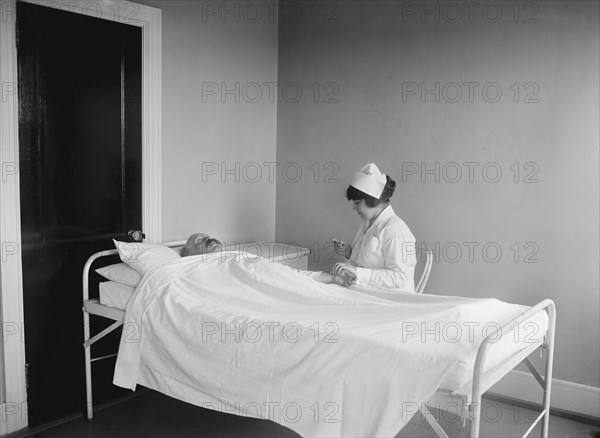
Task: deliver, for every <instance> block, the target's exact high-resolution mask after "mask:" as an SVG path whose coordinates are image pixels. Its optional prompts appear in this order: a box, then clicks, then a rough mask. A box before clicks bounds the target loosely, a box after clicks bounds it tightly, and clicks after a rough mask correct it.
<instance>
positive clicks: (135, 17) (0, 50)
mask: <svg viewBox="0 0 600 438" xmlns="http://www.w3.org/2000/svg"><path fill="white" fill-rule="evenodd" d="M19 1H25V2H28V3H34V4H37V5H40V6H45V7H54V8H57V9H58V8H60V9H61V10H64V11H67V12H71V13H77V14H83V15H88V16H92V17H96V18H102V19H106V20H110V21H116V22H120V23H124V24H128V25H133V26H138V27H141V28H142V52H143V53H142V224H143V230H144V233H145V234H146V241H147V242H160V241H161V87H162V84H161V81H162V79H161V77H162V12H161V10H160V9H157V8H153V7H150V6H145V5H140V4H137V3H133V2H128V1H114V0H99V1H90V0H76V1H69V2H52V1H34V0H19ZM16 10H17V8H16V0H0V95H1V98H0V170H1V176H0V178H1V179H0V312H1V318H2V336H3V339H2V341H3V342H2V344H1V347H0V396H1V397H2V405H1V408H2V411H1V413H0V414H1V416H2V418H1V419H0V420H1V421H0V435H6V434H9V433H12V432H15V431H18V430H20V429H23V428H25V427H27V392H26V388H25V344H24V339H25V336H24V332H23V327H24V319H23V285H22V267H21V253H20V247H21V215H20V213H21V209H20V194H19V173H18V172H19V135H18V116H19V113H18V111H19V100H18V95H17V89H18V86H17V84H18V78H17V51H16V32H15V26H16ZM82 342H83V328H82ZM82 366H83V363H82ZM82 403H83V400H82Z"/></svg>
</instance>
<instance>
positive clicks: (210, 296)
mask: <svg viewBox="0 0 600 438" xmlns="http://www.w3.org/2000/svg"><path fill="white" fill-rule="evenodd" d="M525 309H526V307H524V306H518V305H512V304H507V303H503V302H501V301H498V300H494V299H483V300H477V299H468V298H458V297H447V296H437V295H414V294H409V293H399V292H394V293H393V294H390V293H386V292H384V291H381V290H365V289H359V288H356V287H353V288H352V289H346V288H342V287H339V286H337V285H324V284H321V283H317V282H315V281H313V280H312V279H310V278H309V277H307V276H306V275H303V274H301V273H298V272H296V271H294V270H293V269H291V268H289V267H286V266H283V265H279V264H277V263H270V262H268V261H266V260H264V259H258V260H254V261H250V260H248V259H247V258H246V259H244V257H242V256H240V254H239V253H222V254H215V255H211V256H196V257H187V258H182V259H177V260H173V261H168V262H165V263H163V264H161V265H160V266H157V267H155V268H154V269H152V270H151V271H150V272H148V273H147V274H146V275H145V276H144V278H143V280H142V282H141V283H140V285H139V286H138V288H137V289H136V292H135V294H134V296H133V298H132V299H131V301H130V302H129V304H128V307H127V312H126V316H125V325H124V329H123V335H122V340H121V344H120V348H119V355H118V358H117V364H116V367H115V375H114V383H115V384H116V385H119V386H122V387H125V388H131V389H135V387H136V385H137V384H138V383H141V384H147V385H149V386H151V387H154V388H155V389H159V390H162V391H163V392H166V393H168V394H169V395H172V396H175V397H177V398H179V399H182V400H184V401H187V402H190V403H194V404H196V405H200V406H204V407H207V408H211V409H218V410H222V411H227V412H234V413H237V414H240V415H248V416H255V417H256V416H258V417H262V418H268V419H271V420H274V421H276V422H278V423H280V424H283V425H284V426H287V427H289V428H291V429H293V430H295V431H296V432H298V433H299V434H301V435H303V436H331V437H332V436H394V435H395V434H396V433H397V432H398V431H399V430H400V429H401V428H402V426H404V424H405V423H406V422H408V421H409V420H410V414H412V413H414V412H415V409H414V408H415V406H421V404H422V403H424V402H425V401H427V400H428V399H429V398H430V397H431V396H432V395H433V394H434V393H435V391H436V390H437V389H438V388H440V387H442V388H446V389H450V390H453V389H457V388H459V387H461V386H463V385H464V384H465V383H467V382H468V380H469V379H470V376H471V375H472V364H473V362H474V359H475V353H476V351H477V348H478V346H479V344H480V343H481V340H482V339H483V336H485V335H486V334H487V333H485V331H484V330H483V328H484V327H488V329H489V330H491V329H490V327H495V326H496V325H502V324H504V323H505V322H507V321H508V320H510V319H511V318H512V317H513V316H515V314H517V313H519V312H521V311H523V310H525ZM458 329H461V332H462V333H461V334H458V332H459V330H458ZM300 333H301V335H300ZM540 335H541V333H540ZM521 337H522V336H521ZM514 348H517V347H514ZM465 370H467V371H468V372H465ZM159 379H160V380H161V381H158V380H159ZM169 388H177V390H170V389H169ZM409 413H410V414H409Z"/></svg>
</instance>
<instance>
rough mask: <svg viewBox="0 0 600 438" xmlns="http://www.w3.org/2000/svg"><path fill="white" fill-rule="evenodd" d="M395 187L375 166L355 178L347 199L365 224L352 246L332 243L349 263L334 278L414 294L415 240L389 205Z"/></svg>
mask: <svg viewBox="0 0 600 438" xmlns="http://www.w3.org/2000/svg"><path fill="white" fill-rule="evenodd" d="M395 188H396V183H395V182H394V180H392V179H391V178H390V177H389V176H388V175H385V174H382V173H381V172H380V171H379V169H378V168H377V166H376V165H375V164H373V163H370V164H367V165H366V166H364V167H363V168H362V169H361V170H360V171H359V172H356V173H355V174H354V178H353V179H352V182H351V184H350V187H348V189H347V190H346V197H347V198H348V200H349V201H352V209H353V210H354V211H356V213H357V214H358V215H359V216H360V218H361V219H362V220H363V223H362V225H361V226H360V228H359V229H358V232H357V233H356V237H355V238H354V241H353V242H352V245H349V244H348V243H346V242H344V241H340V240H337V239H332V241H333V243H334V249H335V252H336V253H337V254H339V255H341V256H342V257H344V258H345V259H346V261H344V262H341V263H336V264H335V265H334V267H333V269H332V270H331V274H333V275H336V276H342V277H344V278H354V279H355V282H356V284H358V285H363V286H364V285H370V286H379V287H386V288H394V289H397V290H402V291H406V292H414V291H415V282H414V273H415V265H416V263H417V260H416V256H415V237H414V236H413V234H412V233H411V231H410V229H409V228H408V226H407V225H406V223H404V221H403V220H402V219H400V218H399V217H398V216H396V213H395V212H394V209H393V208H392V206H391V205H390V198H391V197H392V195H393V194H394V190H395Z"/></svg>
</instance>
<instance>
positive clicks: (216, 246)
mask: <svg viewBox="0 0 600 438" xmlns="http://www.w3.org/2000/svg"><path fill="white" fill-rule="evenodd" d="M220 250H221V242H219V241H218V240H217V239H215V238H214V237H210V236H209V235H208V234H204V233H196V234H192V235H191V236H190V237H189V238H188V240H187V242H186V243H185V246H184V247H183V248H182V249H181V257H187V256H194V255H199V254H208V253H211V252H217V251H220Z"/></svg>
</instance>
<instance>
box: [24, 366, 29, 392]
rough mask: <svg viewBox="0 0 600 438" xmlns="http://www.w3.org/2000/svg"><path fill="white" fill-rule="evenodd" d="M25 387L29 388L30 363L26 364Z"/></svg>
mask: <svg viewBox="0 0 600 438" xmlns="http://www.w3.org/2000/svg"><path fill="white" fill-rule="evenodd" d="M25 389H26V390H27V389H29V364H28V363H26V364H25Z"/></svg>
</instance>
